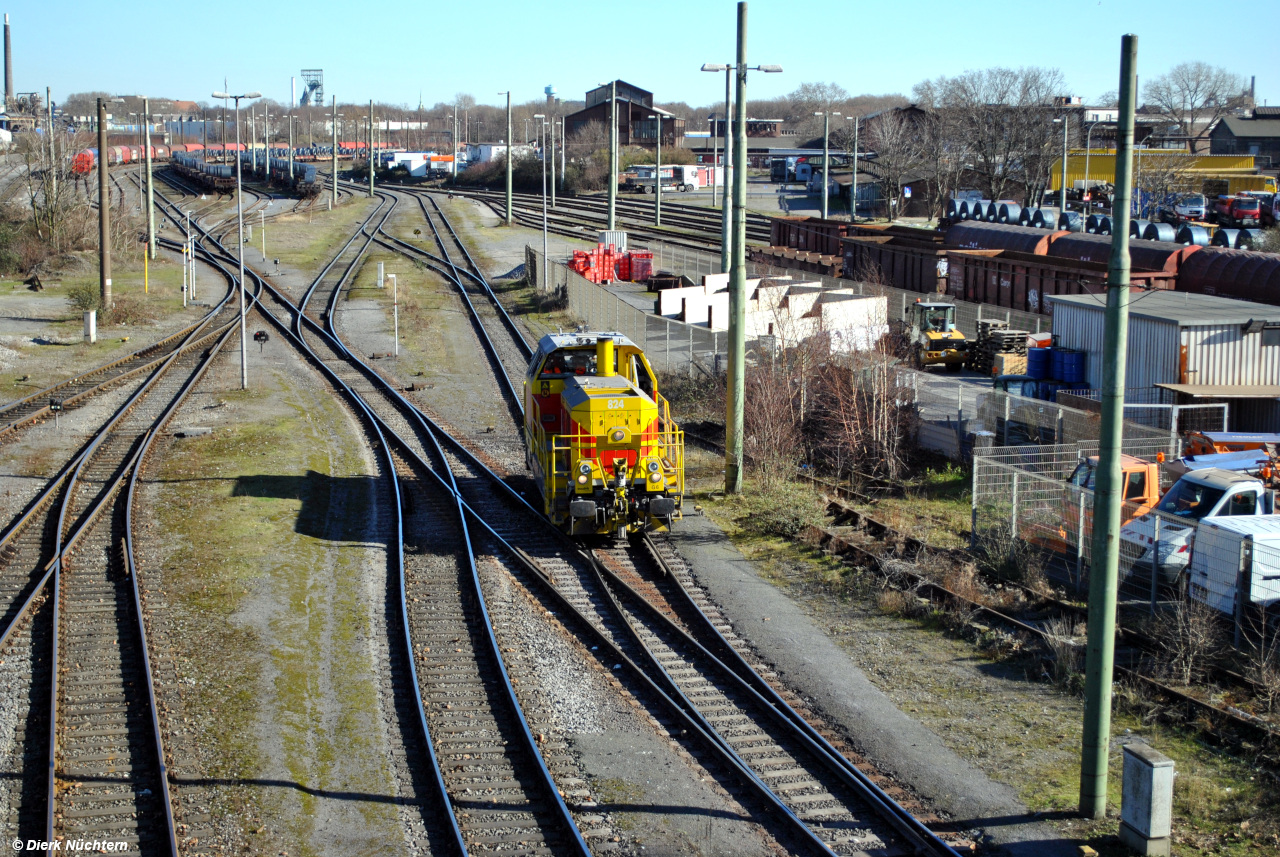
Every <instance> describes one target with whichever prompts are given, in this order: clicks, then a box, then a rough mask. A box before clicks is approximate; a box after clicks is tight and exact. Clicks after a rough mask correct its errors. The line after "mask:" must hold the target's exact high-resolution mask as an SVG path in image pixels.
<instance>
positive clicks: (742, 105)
mask: <svg viewBox="0 0 1280 857" xmlns="http://www.w3.org/2000/svg"><path fill="white" fill-rule="evenodd" d="M704 68H705V66H704ZM751 69H754V70H756V71H762V72H765V73H766V74H776V73H778V72H780V71H782V66H778V65H758V66H752V67H751ZM751 69H749V68H748V66H747V4H746V3H745V2H740V3H738V56H737V62H736V63H735V70H736V76H737V93H736V94H737V98H736V104H737V107H738V110H737V113H736V115H735V116H734V117H733V136H734V142H733V235H732V238H733V242H732V256H733V262H732V264H731V265H730V268H729V377H728V379H727V381H728V395H727V396H726V397H725V444H724V447H725V462H724V490H725V493H726V494H741V493H742V423H743V412H744V410H745V404H746V385H745V383H744V379H745V373H746V351H747V348H746V345H747V343H746V321H747V207H746V206H747V72H748V71H749V70H751Z"/></svg>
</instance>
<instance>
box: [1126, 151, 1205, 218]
mask: <svg viewBox="0 0 1280 857" xmlns="http://www.w3.org/2000/svg"><path fill="white" fill-rule="evenodd" d="M1138 166H1139V169H1138V170H1137V171H1136V172H1135V174H1134V186H1135V187H1136V189H1137V190H1138V191H1139V194H1140V196H1139V199H1140V200H1141V206H1142V215H1141V216H1142V217H1144V218H1145V217H1152V216H1154V215H1155V211H1156V208H1157V207H1158V206H1160V205H1162V204H1164V203H1165V202H1167V201H1168V200H1169V199H1170V198H1171V197H1173V196H1174V195H1176V194H1179V193H1189V192H1191V191H1197V190H1199V189H1200V188H1201V187H1202V186H1203V181H1202V179H1201V178H1200V177H1199V176H1197V175H1196V174H1195V173H1193V172H1192V171H1191V170H1192V168H1193V167H1194V166H1195V155H1190V154H1185V153H1183V152H1161V151H1156V152H1144V153H1143V157H1142V158H1141V160H1140V162H1139V164H1138Z"/></svg>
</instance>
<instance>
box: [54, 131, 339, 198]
mask: <svg viewBox="0 0 1280 857" xmlns="http://www.w3.org/2000/svg"><path fill="white" fill-rule="evenodd" d="M106 151H107V158H106V161H107V165H108V166H119V165H123V164H136V163H140V162H142V161H145V160H146V151H145V150H144V149H143V147H142V146H111V147H109V148H108V149H107V150H106ZM271 151H272V153H277V154H281V155H287V154H288V151H289V150H288V149H287V148H285V149H272V150H271ZM206 152H208V153H212V154H216V155H219V156H221V155H223V154H224V153H226V152H239V153H240V157H241V158H243V159H244V171H245V175H246V177H248V178H254V177H257V178H265V177H266V175H265V174H266V171H267V167H266V163H267V161H268V160H269V161H270V173H271V182H272V183H273V184H275V185H277V186H280V187H287V188H289V189H290V190H293V191H295V192H296V193H298V194H300V195H301V196H304V197H307V196H315V195H316V194H317V193H319V192H320V182H319V180H318V178H317V176H316V168H315V165H314V164H304V163H302V162H301V161H295V163H294V164H293V172H292V174H290V172H289V162H288V160H287V158H270V159H268V157H267V156H266V154H265V150H263V149H261V148H259V149H258V151H257V162H258V164H259V165H260V166H259V169H258V170H257V172H256V173H255V172H254V171H253V170H252V164H253V153H251V152H249V151H248V150H247V149H246V147H245V145H244V144H243V143H228V144H226V145H225V146H223V145H222V144H220V143H218V144H214V145H210V146H209V147H208V148H207V149H206V147H205V146H202V145H201V144H199V143H184V144H179V145H176V146H152V147H151V160H152V162H153V163H169V164H171V165H172V167H173V168H174V170H176V171H177V172H178V173H179V174H181V175H182V176H184V177H186V178H188V179H191V180H192V181H195V182H196V183H198V184H199V185H201V187H203V188H205V189H207V190H212V191H215V192H217V193H229V192H231V191H232V190H234V189H235V167H234V166H233V165H230V164H218V163H212V162H210V161H207V160H205V153H206ZM97 165H98V150H97V149H96V148H94V149H84V150H83V151H80V152H77V153H76V154H75V156H74V157H73V158H72V159H71V172H72V173H73V174H74V175H76V176H87V175H89V173H91V172H93V170H94V168H95V167H97Z"/></svg>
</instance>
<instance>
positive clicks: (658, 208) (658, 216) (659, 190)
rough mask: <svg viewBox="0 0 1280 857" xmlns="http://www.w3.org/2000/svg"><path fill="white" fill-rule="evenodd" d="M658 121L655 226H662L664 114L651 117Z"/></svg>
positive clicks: (654, 196)
mask: <svg viewBox="0 0 1280 857" xmlns="http://www.w3.org/2000/svg"><path fill="white" fill-rule="evenodd" d="M649 118H650V119H657V120H658V148H657V157H656V160H657V162H658V165H657V166H656V167H654V170H653V225H654V226H661V225H662V114H661V113H655V114H653V115H652V116H650V117H649Z"/></svg>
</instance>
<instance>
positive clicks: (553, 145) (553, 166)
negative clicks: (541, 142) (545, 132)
mask: <svg viewBox="0 0 1280 857" xmlns="http://www.w3.org/2000/svg"><path fill="white" fill-rule="evenodd" d="M551 207H552V208H555V207H556V119H555V117H554V116H552V117H551Z"/></svg>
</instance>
